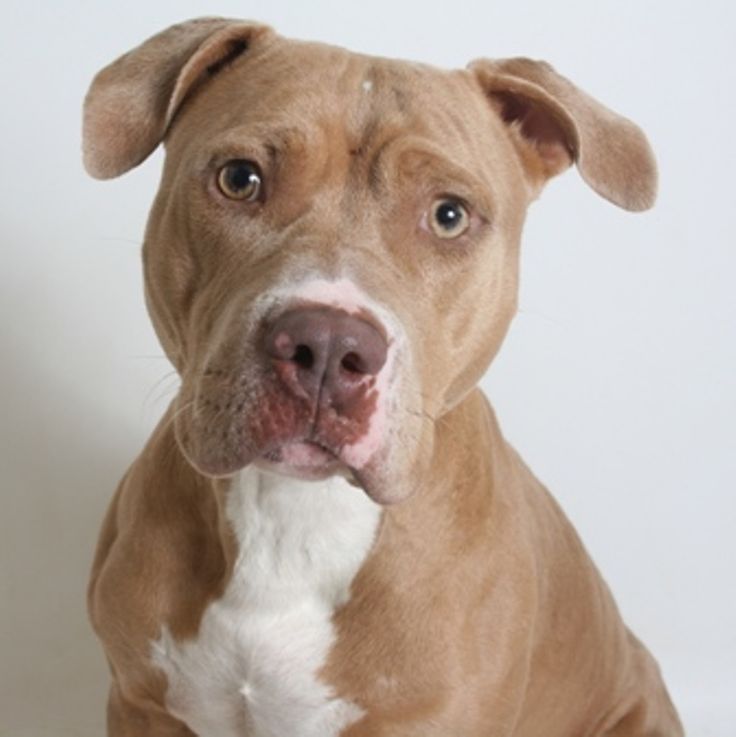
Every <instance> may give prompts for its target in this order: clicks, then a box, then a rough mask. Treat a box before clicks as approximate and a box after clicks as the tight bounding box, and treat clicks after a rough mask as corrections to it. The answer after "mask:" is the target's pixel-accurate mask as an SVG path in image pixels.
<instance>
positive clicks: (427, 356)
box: [84, 18, 656, 503]
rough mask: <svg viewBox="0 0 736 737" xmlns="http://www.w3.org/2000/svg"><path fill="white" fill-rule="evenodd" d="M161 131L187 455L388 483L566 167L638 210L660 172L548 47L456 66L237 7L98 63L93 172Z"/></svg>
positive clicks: (165, 285)
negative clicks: (290, 28) (356, 43)
mask: <svg viewBox="0 0 736 737" xmlns="http://www.w3.org/2000/svg"><path fill="white" fill-rule="evenodd" d="M162 141H163V142H164V143H165V146H166V151H167V156H166V163H165V166H164V172H163V178H162V182H161V187H160V190H159V193H158V196H157V198H156V201H155V203H154V206H153V209H152V211H151V215H150V219H149V223H148V228H147V233H146V240H145V246H144V262H145V272H146V273H145V276H146V291H147V299H148V305H149V309H150V312H151V316H152V318H153V322H154V324H155V327H156V330H157V331H158V335H159V337H160V339H161V342H162V344H163V346H164V349H165V350H166V352H167V354H168V356H169V357H170V359H171V360H172V362H173V363H174V365H175V366H176V368H177V369H178V371H179V372H180V374H181V378H182V387H181V391H180V393H179V396H178V397H177V400H176V402H175V406H174V409H173V411H174V414H175V426H176V434H177V438H178V441H179V444H180V446H181V448H182V450H183V452H184V454H185V455H186V457H187V458H188V459H189V461H190V462H191V463H192V464H193V465H194V466H195V467H196V468H197V469H198V470H199V471H200V472H202V473H204V474H207V475H210V476H227V475H229V474H232V473H234V472H236V471H237V470H238V469H240V468H242V467H244V466H245V465H247V464H249V463H253V462H255V463H258V464H261V465H263V466H266V467H269V468H272V469H273V470H275V471H277V472H283V473H289V474H294V475H297V476H302V477H311V478H318V477H321V476H325V475H328V474H332V473H345V474H346V475H349V476H350V477H351V478H353V479H354V480H355V481H356V482H357V483H359V484H360V485H361V486H363V488H364V489H365V490H366V492H367V493H368V494H370V495H371V496H372V497H373V498H374V499H376V500H377V501H380V502H384V503H386V502H392V501H397V500H399V499H402V498H404V497H406V496H407V495H408V494H410V493H411V491H412V490H413V488H414V485H415V484H416V483H417V482H421V478H422V473H421V472H422V469H423V468H425V467H426V466H427V464H428V462H429V460H430V458H431V454H432V439H433V436H434V432H435V423H436V421H437V420H438V419H439V418H440V417H441V416H442V414H443V413H445V412H447V411H448V409H450V408H451V407H453V406H454V405H456V404H457V403H458V402H459V401H460V400H461V399H462V398H463V397H464V396H465V395H466V394H467V393H468V392H469V391H470V390H471V389H472V387H473V386H474V385H475V384H476V382H477V381H478V380H479V378H480V377H481V376H482V374H483V372H484V371H485V369H486V368H487V366H488V364H489V362H490V361H491V359H492V357H493V355H494V354H495V353H496V351H497V349H498V347H499V345H500V343H501V341H502V339H503V336H504V334H505V332H506V329H507V327H508V325H509V322H510V320H511V318H512V316H513V314H514V312H515V309H516V292H517V264H518V245H519V240H520V234H521V228H522V223H523V219H524V214H525V211H526V207H527V205H528V203H529V202H530V201H531V200H532V199H533V198H534V197H535V196H536V195H537V194H538V192H539V190H540V189H541V187H542V185H543V184H544V183H545V182H546V181H547V179H549V178H550V177H551V176H553V175H555V174H558V173H560V172H561V171H563V170H564V169H566V168H567V167H569V166H570V165H571V164H572V163H576V164H577V167H578V169H579V170H580V172H581V174H582V176H583V177H584V179H585V180H586V181H587V182H588V183H589V184H590V185H591V186H592V187H593V188H594V189H595V190H596V191H598V192H599V193H600V194H602V195H603V196H605V197H607V198H608V199H610V200H612V201H613V202H615V203H616V204H618V205H620V206H622V207H625V208H627V209H631V210H639V209H645V208H647V207H649V206H650V205H651V203H652V201H653V199H654V190H655V184H656V176H655V166H654V161H653V158H652V155H651V152H650V149H649V146H648V144H647V142H646V140H645V138H644V137H643V135H642V133H641V131H640V130H639V129H638V128H637V127H636V126H634V125H633V124H632V123H631V122H629V121H627V120H625V119H624V118H621V117H620V116H618V115H616V114H614V113H612V112H611V111H609V110H607V109H606V108H604V107H603V106H602V105H600V104H599V103H597V102H595V101H594V100H592V99H591V98H590V97H589V96H587V95H586V94H585V93H583V92H581V91H580V90H578V89H577V88H576V87H575V86H573V85H572V84H571V83H569V82H568V81H567V80H566V79H564V78H563V77H561V76H560V75H558V74H557V73H556V72H555V71H554V70H553V69H552V68H551V67H550V66H548V65H547V64H545V63H542V62H535V61H530V60H528V59H510V60H505V61H490V60H481V61H477V62H475V63H473V64H472V65H471V66H470V67H469V68H468V69H466V70H461V71H452V72H445V71H440V70H437V69H433V68H431V67H427V66H422V65H418V64H412V63H407V62H400V61H391V60H386V59H378V58H372V57H367V56H361V55H357V54H352V53H349V52H346V51H344V50H342V49H337V48H332V47H329V46H324V45H319V44H307V43H299V42H293V41H288V40H285V39H283V38H280V37H279V36H277V35H276V34H274V33H273V32H272V31H271V30H270V29H268V28H266V27H264V26H261V25H257V24H253V23H244V22H239V21H229V20H225V19H216V18H212V19H207V18H206V19H200V20H195V21H190V22H188V23H183V24H181V25H177V26H174V27H172V28H169V29H168V30H166V31H164V32H163V33H161V34H159V35H157V36H155V37H153V38H152V39H150V40H148V41H146V42H145V43H144V44H143V45H142V46H140V47H138V48H136V49H134V50H133V51H131V52H130V53H128V54H126V55H125V56H123V57H121V58H120V59H118V60H117V61H116V62H114V63H113V64H111V65H110V66H109V67H107V68H105V69H104V70H102V71H101V72H100V73H99V74H98V75H97V77H96V78H95V80H94V82H93V84H92V87H91V89H90V91H89V94H88V96H87V100H86V105H85V116H84V155H85V163H86V166H87V168H88V170H89V171H90V173H92V174H93V175H94V176H97V177H101V178H107V177H114V176H118V175H119V174H122V173H123V172H125V171H127V170H128V169H130V168H132V167H133V166H135V165H137V164H139V163H140V162H141V161H143V160H144V159H145V158H146V157H147V156H148V155H149V154H150V153H151V151H153V149H154V148H155V147H156V146H157V145H158V144H159V143H161V142H162ZM411 479H414V483H412V482H411V481H410V480H411Z"/></svg>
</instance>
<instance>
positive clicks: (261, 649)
mask: <svg viewBox="0 0 736 737" xmlns="http://www.w3.org/2000/svg"><path fill="white" fill-rule="evenodd" d="M380 509H381V508H380V507H379V506H378V505H377V504H375V503H374V502H372V501H371V500H370V499H369V498H368V497H367V496H366V495H365V493H364V492H363V491H361V490H360V489H356V488H354V487H353V486H351V485H350V484H348V483H347V481H345V480H344V479H342V478H338V477H333V478H330V479H327V480H326V481H321V482H308V481H297V480H294V479H288V478H285V477H281V476H275V475H271V474H268V473H266V472H263V471H259V470H257V469H255V468H253V467H249V468H248V469H246V470H245V471H243V472H242V473H241V474H240V475H239V476H238V477H237V478H236V480H235V481H234V482H233V486H232V488H231V489H230V491H229V492H228V503H227V515H228V518H229V520H230V523H231V524H232V527H233V530H234V532H235V534H236V536H237V540H238V543H239V546H240V549H239V554H238V559H237V562H236V564H235V568H234V571H233V575H232V579H231V581H230V583H229V584H228V587H227V590H226V591H225V594H224V596H223V597H222V598H221V599H219V600H218V601H215V602H213V603H212V604H210V605H209V606H208V607H207V609H206V610H205V613H204V616H203V618H202V622H201V625H200V629H199V632H198V634H197V637H196V638H195V639H193V640H189V641H185V642H176V641H174V639H173V638H172V637H171V635H170V633H169V632H168V630H167V628H166V627H164V628H163V631H162V635H161V638H160V639H159V640H158V641H156V642H154V643H152V658H153V661H154V663H155V664H156V665H157V666H158V667H159V668H161V669H162V670H163V671H164V672H165V673H166V676H167V678H168V683H169V688H168V691H167V707H168V709H169V710H170V711H171V713H172V714H174V715H175V716H176V717H178V718H179V719H181V720H182V721H184V722H185V723H186V724H187V725H188V726H189V728H190V729H191V730H192V731H194V732H195V733H196V734H197V735H199V737H295V736H296V735H298V736H299V737H332V736H336V735H338V734H339V733H340V731H341V730H342V729H344V728H345V727H346V726H347V725H348V724H350V723H352V722H353V721H355V720H357V719H358V718H359V717H360V716H361V710H360V709H359V708H358V707H357V706H355V705H354V704H351V703H348V702H346V701H344V700H341V699H338V698H335V696H334V695H333V694H332V693H331V690H330V688H329V686H328V685H327V684H325V683H323V682H321V681H320V680H319V679H318V678H317V672H318V670H319V668H320V667H321V666H322V665H323V663H324V662H325V659H326V657H327V653H328V651H329V649H330V647H331V645H332V644H333V642H334V638H335V633H334V628H333V625H332V615H333V612H334V611H335V609H336V608H337V607H338V606H339V605H340V604H341V603H343V602H345V601H346V600H347V598H348V596H349V589H350V583H351V582H352V580H353V578H354V577H355V575H356V573H357V572H358V569H359V568H360V566H361V564H362V563H363V560H364V559H365V557H366V555H367V554H368V551H369V550H370V547H371V545H372V543H373V540H374V537H375V534H376V529H377V526H378V522H379V518H380V514H381V512H380Z"/></svg>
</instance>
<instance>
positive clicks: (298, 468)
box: [254, 440, 352, 481]
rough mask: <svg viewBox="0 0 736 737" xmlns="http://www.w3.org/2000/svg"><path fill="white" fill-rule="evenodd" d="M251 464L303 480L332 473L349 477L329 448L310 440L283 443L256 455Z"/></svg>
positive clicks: (317, 479)
mask: <svg viewBox="0 0 736 737" xmlns="http://www.w3.org/2000/svg"><path fill="white" fill-rule="evenodd" d="M254 465H255V466H256V467H257V468H259V469H261V470H264V471H270V472H271V473H277V474H279V475H282V476H289V477H291V478H296V479H301V480H304V481H321V480H322V479H326V478H328V477H329V476H335V475H340V476H346V477H351V476H352V472H351V471H350V469H349V468H348V467H347V466H346V465H345V464H344V463H343V462H342V461H341V460H340V459H339V458H338V457H337V456H336V455H335V454H334V453H333V452H332V451H331V450H329V449H328V448H326V447H325V446H323V445H320V444H319V443H315V442H313V441H310V440H294V441H292V442H287V443H284V444H283V445H281V446H279V447H277V448H274V449H272V450H269V451H268V452H266V453H264V454H262V455H261V456H259V457H258V458H256V459H255V461H254Z"/></svg>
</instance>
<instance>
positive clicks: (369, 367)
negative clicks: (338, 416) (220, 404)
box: [264, 307, 388, 409]
mask: <svg viewBox="0 0 736 737" xmlns="http://www.w3.org/2000/svg"><path fill="white" fill-rule="evenodd" d="M264 348H265V351H266V354H267V355H268V356H269V357H270V358H271V360H272V361H273V363H274V365H275V366H276V368H277V371H278V374H279V376H280V377H281V379H282V380H283V381H284V383H285V384H286V385H287V387H288V388H289V389H290V390H291V391H292V392H293V393H294V394H297V395H298V396H301V397H304V398H306V399H310V400H314V399H317V398H318V397H320V396H322V397H323V398H324V400H325V401H327V402H329V403H331V404H333V405H335V406H336V408H337V409H340V406H341V405H344V404H346V403H349V401H350V400H351V399H352V398H353V397H354V396H355V395H357V394H358V393H362V392H363V387H364V386H365V379H366V378H371V377H375V376H376V375H377V374H378V373H379V371H380V370H381V369H382V368H383V366H384V364H385V363H386V355H387V352H388V345H387V342H386V338H385V337H384V336H383V334H382V333H381V332H380V330H379V329H378V328H377V327H375V326H374V325H372V324H371V323H370V322H369V321H367V320H365V319H363V318H361V317H359V316H355V315H350V314H348V313H347V312H343V311H341V310H337V309H334V308H332V307H306V308H299V309H295V310H291V311H288V312H285V313H284V314H282V315H281V316H280V317H278V318H277V319H276V320H275V321H274V322H273V324H272V325H271V326H270V327H269V329H268V330H267V332H266V337H265V346H264Z"/></svg>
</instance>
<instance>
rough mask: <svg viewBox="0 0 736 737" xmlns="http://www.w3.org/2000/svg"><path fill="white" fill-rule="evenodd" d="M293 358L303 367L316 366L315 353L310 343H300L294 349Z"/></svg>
mask: <svg viewBox="0 0 736 737" xmlns="http://www.w3.org/2000/svg"><path fill="white" fill-rule="evenodd" d="M291 360H292V361H293V362H294V363H295V364H296V365H297V366H299V368H303V369H311V368H312V366H314V353H313V352H312V349H311V348H310V347H309V346H308V345H303V344H300V345H298V346H297V347H296V349H295V350H294V355H293V356H292V358H291Z"/></svg>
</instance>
